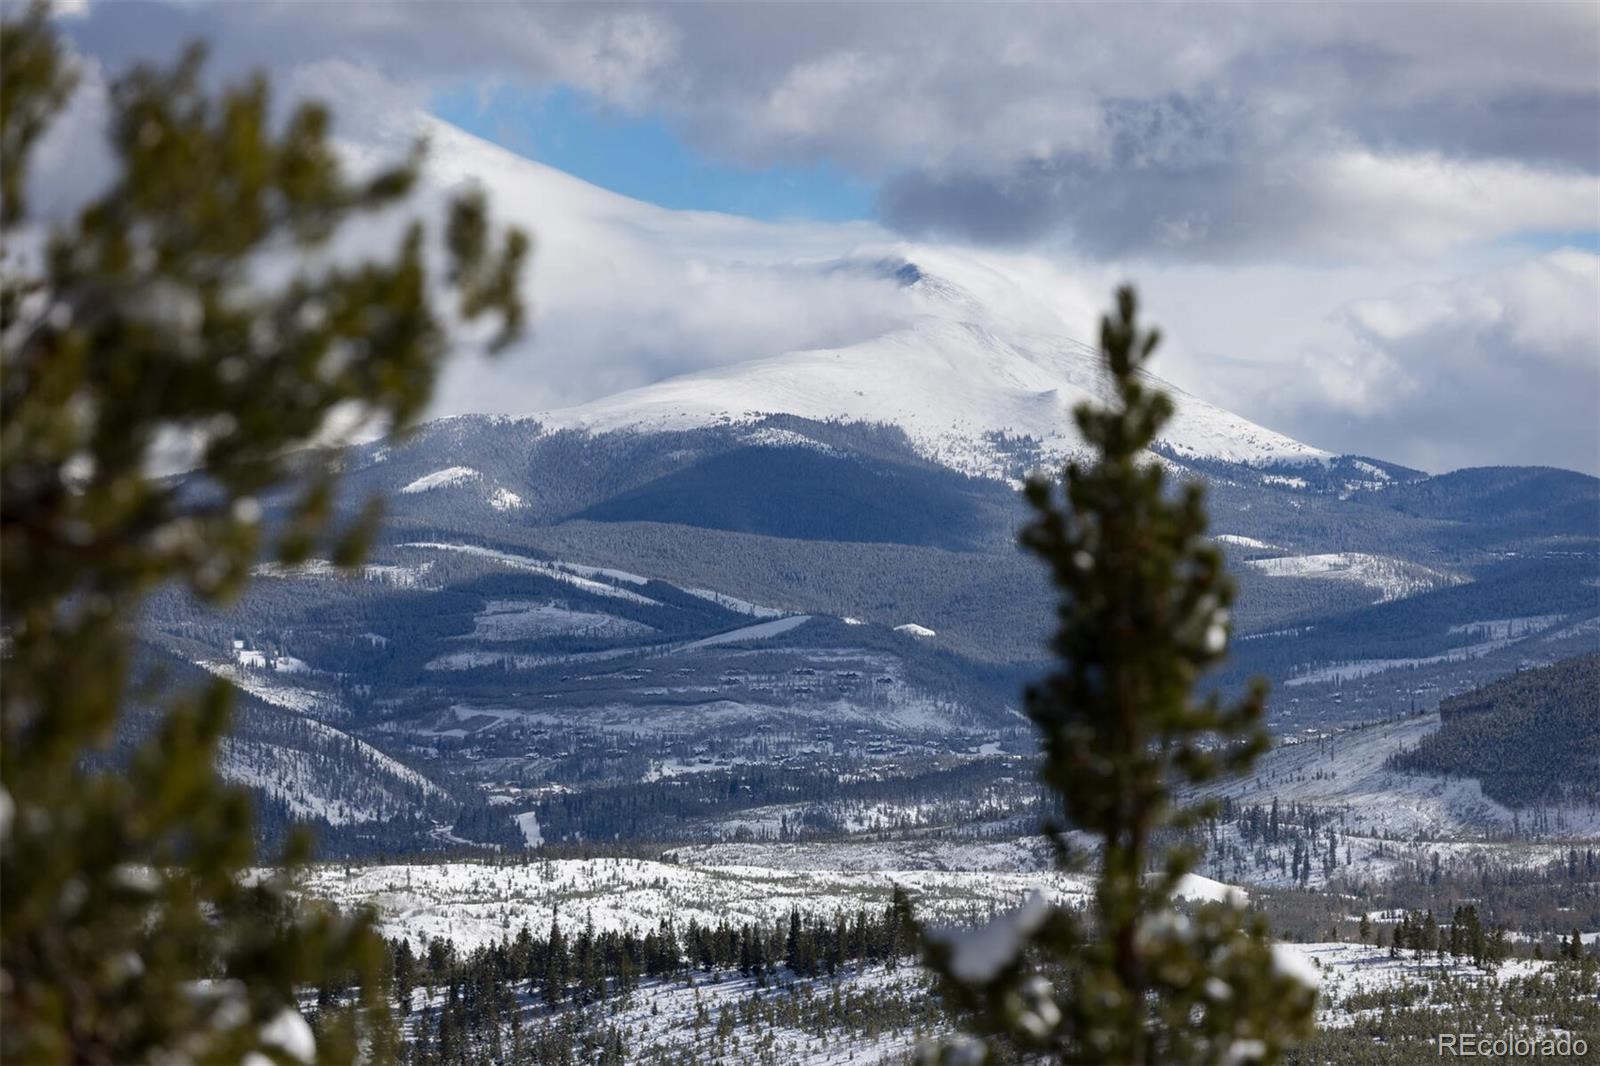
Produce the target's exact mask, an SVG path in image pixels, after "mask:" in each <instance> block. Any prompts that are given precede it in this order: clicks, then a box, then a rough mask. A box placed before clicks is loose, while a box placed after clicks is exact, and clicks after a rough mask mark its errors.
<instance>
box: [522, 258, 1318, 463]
mask: <svg viewBox="0 0 1600 1066" xmlns="http://www.w3.org/2000/svg"><path fill="white" fill-rule="evenodd" d="M942 258H943V259H944V260H945V262H944V264H943V265H942V271H941V273H938V274H935V273H930V272H929V271H928V270H927V269H926V268H925V267H924V266H923V265H922V264H921V263H918V262H912V261H909V260H906V259H903V258H898V257H893V258H886V259H880V260H876V261H871V262H862V261H859V260H846V261H845V262H843V263H840V264H829V265H828V267H826V268H824V269H852V270H866V271H876V272H878V273H881V274H882V275H884V276H886V277H892V278H894V279H895V280H896V281H898V282H899V284H900V285H901V286H902V287H903V288H904V289H905V290H906V296H907V298H908V299H909V301H910V302H911V303H912V305H913V307H914V309H915V312H914V314H913V315H912V316H911V318H910V321H909V322H907V323H906V324H905V325H901V326H897V327H896V328H894V329H892V330H889V331H887V332H885V333H883V334H882V335H880V336H875V337H872V338H870V339H867V340H864V341H861V342H859V343H855V344H850V345H846V346H843V347H838V348H824V349H813V350H805V351H795V352H789V353H786V354H783V355H779V356H776V357H772V358H767V359H758V360H754V361H751V362H742V363H737V364H734V365H732V366H727V367H721V368H717V369H714V370H708V371H703V372H700V373H694V374H687V375H683V376H679V377H674V378H670V379H668V380H666V381H662V382H659V383H657V384H653V385H647V386H644V387H642V388H637V389H631V390H628V391H626V392H622V393H618V394H616V395H613V396H609V397H606V398H604V399H601V400H596V401H594V402H591V403H587V404H584V405H582V406H578V407H573V408H568V409H565V410H558V411H552V412H547V413H543V414H540V415H537V416H535V417H537V418H538V420H539V421H540V422H541V423H543V424H544V425H545V426H547V427H549V428H558V429H570V428H582V429H588V430H590V431H593V432H608V431H614V430H619V429H632V430H641V431H652V430H657V431H659V430H681V429H690V428H695V427H699V426H706V425H716V424H726V423H738V422H741V421H755V420H758V419H760V418H762V417H764V416H767V415H774V414H788V415H797V416H800V417H802V418H808V419H815V420H818V421H828V420H839V421H846V422H868V423H887V424H890V425H895V426H899V427H900V428H901V429H903V430H905V432H906V434H907V436H908V437H909V438H910V439H911V441H912V443H913V444H914V446H915V447H916V448H917V450H918V451H919V452H920V453H921V454H923V455H924V456H925V457H927V458H929V459H933V460H935V461H937V462H940V463H943V464H945V465H947V466H950V467H952V468H954V469H957V470H960V471H962V472H963V473H968V474H973V475H978V476H998V475H1000V474H1001V473H1002V472H1003V471H1004V470H1005V469H1007V468H1008V466H1009V465H1010V464H1009V463H1008V462H1007V461H1006V460H1007V458H1008V456H1009V455H1010V454H1011V450H1012V449H1014V447H1015V443H1014V440H1012V439H1013V438H1027V439H1030V440H1031V442H1033V443H1034V444H1035V445H1036V447H1037V449H1038V454H1039V458H1040V459H1042V460H1054V459H1059V458H1060V457H1061V456H1063V455H1065V454H1067V453H1068V452H1070V451H1072V450H1073V449H1074V448H1076V447H1077V446H1078V444H1079V440H1078V438H1077V434H1076V429H1075V427H1074V425H1073V422H1072V409H1073V407H1075V406H1076V405H1077V404H1078V403H1080V402H1081V401H1083V400H1085V399H1104V398H1105V394H1106V382H1105V378H1104V372H1103V370H1102V368H1101V366H1100V357H1099V354H1098V353H1097V352H1096V351H1095V350H1094V349H1093V348H1090V347H1089V346H1087V345H1085V344H1083V343H1081V342H1079V341H1077V340H1075V339H1074V338H1072V337H1069V336H1067V335H1066V334H1064V333H1062V332H1059V331H1052V330H1049V329H1041V328H1039V327H1038V326H1036V325H1033V324H1032V323H1034V322H1039V321H1048V316H1047V309H1046V308H1045V307H1043V306H1040V307H1038V308H1037V309H1030V310H1035V313H1033V314H1024V315H1022V316H1020V321H1021V322H1022V323H1023V324H1020V325H1019V324H1018V322H1019V317H1013V316H1014V315H1015V306H1016V304H1017V303H1018V302H1019V300H1027V299H1028V298H1029V296H1031V295H1032V294H1029V293H1027V292H1026V291H1025V290H1024V289H1023V288H1022V287H1021V286H1020V285H1017V286H1013V289H1014V291H1013V293H1011V294H1009V295H1011V296H1012V297H1013V298H1012V299H1011V300H1008V301H1007V304H1008V306H1007V308H1006V309H1005V310H999V309H996V308H994V307H992V306H990V305H989V304H988V303H987V302H986V301H985V300H984V299H983V298H982V297H980V296H979V295H978V294H977V293H975V292H974V291H973V290H974V287H969V286H968V285H967V284H964V283H963V282H964V279H962V278H961V276H960V274H961V272H962V268H963V267H964V268H965V272H967V273H972V272H974V271H977V270H980V269H982V268H981V267H978V266H976V265H975V264H972V263H962V262H961V260H960V259H959V258H958V257H955V256H950V255H946V256H943V257H942ZM952 275H953V276H952ZM1153 380H1154V382H1155V383H1156V384H1158V385H1160V387H1162V388H1165V389H1166V390H1168V391H1169V392H1170V393H1172V394H1173V395H1174V397H1175V399H1176V400H1177V416H1176V417H1175V418H1174V419H1173V421H1172V423H1171V424H1170V425H1169V426H1168V428H1167V431H1166V433H1165V434H1163V436H1162V439H1161V443H1163V444H1165V445H1166V446H1167V447H1169V448H1170V449H1172V450H1173V451H1174V452H1176V453H1177V454H1178V455H1179V456H1182V457H1185V458H1191V457H1192V458H1202V459H1220V460H1223V461H1226V462H1232V463H1254V464H1259V463H1269V462H1319V461H1323V460H1326V459H1328V458H1331V456H1330V454H1329V453H1328V452H1325V451H1323V450H1321V449H1318V448H1315V447H1312V446H1311V445H1308V444H1304V443H1302V442H1300V441H1297V440H1294V439H1292V438H1290V437H1287V436H1284V435H1283V434H1281V433H1277V432H1274V431H1273V430H1270V429H1267V428H1265V427H1263V426H1260V425H1257V424H1255V423H1253V422H1251V421H1249V420H1248V419H1245V418H1242V417H1240V416H1239V415H1236V414H1233V413H1232V412H1230V411H1226V410H1224V409H1222V408H1220V407H1217V406H1216V405H1214V404H1210V403H1207V402H1205V401H1204V400H1201V399H1199V398H1198V397H1195V396H1192V395H1189V394H1187V393H1184V392H1183V391H1182V390H1180V389H1177V388H1176V387H1174V386H1172V385H1170V384H1168V383H1166V382H1162V381H1160V380H1159V379H1153Z"/></svg>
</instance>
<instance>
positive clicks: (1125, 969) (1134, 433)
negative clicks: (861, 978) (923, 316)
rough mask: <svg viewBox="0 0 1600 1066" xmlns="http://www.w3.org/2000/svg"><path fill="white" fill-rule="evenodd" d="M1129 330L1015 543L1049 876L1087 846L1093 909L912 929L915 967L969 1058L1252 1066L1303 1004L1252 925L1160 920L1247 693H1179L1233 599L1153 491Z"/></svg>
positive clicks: (1168, 501) (1255, 740)
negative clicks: (1036, 589)
mask: <svg viewBox="0 0 1600 1066" xmlns="http://www.w3.org/2000/svg"><path fill="white" fill-rule="evenodd" d="M1136 315H1137V305H1136V300H1135V297H1134V293H1133V290H1132V289H1129V288H1124V289H1122V290H1120V291H1119V292H1118V294H1117V304H1116V310H1115V312H1114V313H1113V314H1111V315H1108V316H1107V317H1106V318H1105V319H1104V321H1103V324H1102V327H1101V337H1100V341H1101V349H1102V352H1103V355H1104V357H1105V361H1106V367H1107V370H1108V371H1109V376H1110V384H1111V390H1112V396H1113V399H1112V401H1111V402H1110V403H1109V404H1107V405H1103V406H1102V405H1098V404H1094V403H1085V404H1081V405H1079V407H1078V408H1077V409H1076V411H1075V412H1074V415H1075V418H1076V422H1077V427H1078V430H1079V432H1080V434H1081V435H1082V438H1083V441H1084V443H1085V444H1086V446H1087V447H1088V449H1089V450H1090V452H1091V454H1092V458H1091V459H1090V460H1089V461H1080V460H1073V461H1072V462H1070V463H1069V464H1068V465H1067V468H1066V476H1065V484H1064V486H1063V487H1062V488H1061V489H1058V488H1057V486H1056V485H1055V484H1054V483H1053V482H1052V481H1050V480H1047V479H1045V478H1042V477H1035V478H1033V479H1031V480H1030V481H1029V482H1028V485H1027V488H1026V495H1027V500H1028V502H1029V504H1030V505H1031V506H1032V508H1033V510H1034V518H1033V521H1032V523H1031V524H1030V525H1028V526H1027V527H1026V528H1025V529H1024V531H1023V533H1022V543H1023V544H1024V545H1025V546H1026V547H1027V548H1028V549H1029V550H1030V551H1032V552H1034V553H1035V554H1036V555H1038V556H1039V557H1040V558H1041V559H1043V560H1044V561H1045V563H1046V564H1047V565H1048V566H1049V568H1050V575H1051V579H1052V581H1053V582H1054V583H1055V585H1056V587H1057V588H1058V589H1059V590H1060V593H1061V598H1060V603H1059V606H1058V608H1057V619H1058V628H1057V630H1056V633H1055V636H1054V638H1053V640H1052V642H1051V649H1052V651H1054V653H1055V655H1056V656H1057V658H1058V660H1059V664H1058V666H1057V668H1056V670H1055V672H1053V673H1052V674H1050V675H1049V676H1048V677H1046V678H1045V679H1044V680H1043V681H1041V682H1039V683H1038V684H1036V685H1034V686H1032V687H1031V688H1030V689H1029V690H1028V692H1027V712H1028V716H1029V718H1030V719H1031V720H1032V721H1033V722H1034V724H1035V725H1036V726H1037V727H1038V728H1039V731H1040V734H1041V739H1042V744H1043V748H1044V756H1045V759H1044V765H1043V769H1042V771H1041V774H1042V778H1043V781H1044V783H1045V785H1046V786H1047V787H1048V788H1049V789H1050V791H1051V792H1052V793H1053V794H1054V796H1055V797H1056V798H1057V799H1058V800H1059V802H1060V814H1061V816H1062V818H1061V819H1060V820H1059V821H1057V822H1053V823H1052V824H1050V825H1049V826H1048V827H1047V830H1046V831H1047V833H1048V835H1049V837H1050V839H1051V840H1052V842H1053V843H1054V845H1055V848H1056V851H1057V854H1058V856H1059V857H1060V860H1061V862H1062V864H1063V866H1067V865H1069V864H1076V862H1077V859H1078V856H1077V854H1076V851H1075V849H1074V848H1072V847H1071V846H1070V844H1069V841H1068V837H1067V832H1066V830H1067V828H1068V827H1070V828H1072V829H1076V830H1080V831H1083V832H1085V833H1088V834H1090V835H1092V836H1093V837H1094V838H1095V839H1096V841H1097V842H1098V845H1099V849H1098V856H1096V858H1097V859H1098V879H1097V881H1096V884H1095V892H1094V897H1093V901H1092V904H1091V905H1090V906H1089V907H1088V908H1087V913H1080V912H1077V911H1074V910H1072V909H1070V908H1068V907H1064V906H1047V905H1045V904H1044V903H1043V901H1041V900H1035V901H1033V903H1031V904H1030V905H1029V906H1028V907H1025V908H1024V909H1023V910H1021V911H1019V912H1016V913H1015V914H1012V915H1008V916H1004V917H1002V918H1001V919H1000V920H999V921H998V923H997V924H995V925H993V926H991V927H990V928H988V929H986V930H983V931H981V932H980V933H978V934H971V935H967V936H952V935H940V934H931V933H929V932H928V931H927V930H923V933H924V939H925V941H926V949H925V950H926V958H927V961H928V962H929V964H930V965H931V966H932V967H933V968H934V969H935V971H936V972H937V973H938V974H939V975H940V978H941V982H940V985H941V989H942V990H943V992H944V994H945V995H946V997H947V999H948V1001H949V1002H951V1003H952V1004H953V1005H955V1006H956V1007H958V1008H960V1009H962V1010H963V1011H964V1013H965V1015H966V1017H967V1018H968V1020H969V1028H970V1031H971V1032H972V1033H974V1034H976V1036H977V1037H978V1038H982V1039H983V1041H984V1043H983V1045H981V1050H983V1051H985V1052H987V1053H994V1052H996V1050H997V1048H1000V1047H1004V1048H1006V1049H1007V1051H1006V1052H1002V1054H1004V1053H1010V1052H1017V1053H1021V1054H1023V1055H1042V1056H1044V1057H1046V1058H1048V1059H1051V1060H1054V1061H1061V1062H1089V1063H1108V1062H1114V1063H1127V1064H1139V1063H1149V1062H1183V1063H1204V1062H1221V1061H1229V1062H1268V1061H1272V1060H1274V1059H1276V1058H1277V1057H1278V1056H1279V1054H1280V1053H1281V1052H1282V1051H1283V1050H1284V1049H1285V1048H1286V1047H1287V1046H1288V1045H1289V1044H1290V1043H1291V1042H1292V1041H1293V1040H1295V1039H1296V1038H1297V1037H1299V1036H1301V1035H1303V1034H1305V1033H1306V1032H1307V1031H1308V1029H1309V1026H1310V1022H1311V1016H1312V1010H1313V1006H1314V1000H1315V991H1314V989H1313V988H1312V987H1311V986H1310V984H1309V983H1308V982H1307V981H1306V980H1304V979H1302V978H1301V977H1299V976H1297V975H1296V974H1295V973H1294V972H1293V971H1294V969H1295V967H1294V966H1293V965H1292V964H1290V965H1285V964H1284V963H1283V962H1282V961H1281V960H1280V959H1279V958H1278V957H1277V956H1276V955H1275V952H1274V950H1273V947H1272V945H1271V943H1270V942H1269V940H1268V937H1267V931H1266V928H1265V925H1264V923H1263V922H1262V921H1261V920H1260V919H1259V918H1254V919H1252V918H1249V917H1247V916H1246V915H1245V914H1244V913H1243V912H1242V911H1241V909H1239V908H1238V907H1236V906H1233V905H1231V904H1229V903H1221V902H1219V903H1209V904H1206V905H1203V906H1201V907H1199V908H1197V909H1195V910H1194V911H1193V912H1191V913H1189V914H1187V915H1183V914H1179V913H1177V912H1176V910H1175V909H1174V905H1173V904H1174V893H1175V889H1176V888H1177V885H1178V881H1179V879H1180V878H1181V877H1182V876H1183V875H1184V874H1185V873H1186V872H1187V871H1188V870H1189V869H1190V868H1191V867H1192V865H1193V862H1194V858H1195V856H1194V854H1193V852H1192V850H1190V849H1188V848H1182V847H1162V846H1158V844H1157V843H1156V841H1157V839H1158V834H1170V833H1171V831H1174V830H1184V829H1189V828H1192V827H1194V826H1197V825H1199V824H1201V823H1202V821H1203V820H1204V819H1205V818H1206V817H1210V816H1213V815H1214V813H1215V805H1213V804H1197V805H1191V806H1181V805H1180V804H1179V802H1178V790H1179V789H1180V788H1181V787H1182V786H1186V785H1196V784H1201V783H1204V782H1208V781H1213V780H1215V779H1217V778H1218V777H1219V776H1224V775H1231V774H1239V773H1242V772H1243V771H1245V770H1246V769H1248V767H1249V766H1250V765H1251V763H1252V762H1253V761H1254V759H1255V758H1256V756H1257V755H1258V754H1259V752H1260V751H1261V750H1262V749H1263V748H1264V747H1265V745H1266V740H1267V738H1266V734H1265V732H1264V730H1263V729H1262V727H1261V716H1262V710H1263V705H1264V700H1265V690H1264V687H1263V686H1260V685H1257V686H1256V687H1255V688H1254V689H1253V690H1252V691H1251V692H1250V693H1249V694H1248V695H1247V696H1246V697H1245V698H1244V699H1242V700H1240V701H1239V702H1237V703H1232V704H1225V703H1224V702H1223V701H1222V700H1221V699H1220V698H1218V697H1217V696H1209V697H1206V698H1203V699H1201V698H1197V697H1196V696H1195V695H1194V693H1193V689H1194V685H1195V683H1196V680H1197V679H1198V678H1199V676H1200V674H1201V673H1202V671H1204V670H1205V669H1206V668H1207V667H1209V666H1211V665H1213V664H1215V663H1216V662H1217V661H1218V660H1219V659H1220V658H1221V657H1222V656H1223V654H1224V652H1225V650H1226V647H1227V638H1228V626H1229V620H1228V608H1229V605H1230V603H1231V602H1232V599H1233V586H1232V583H1231V582H1230V581H1229V579H1228V578H1227V576H1226V575H1225V574H1224V572H1223V561H1222V556H1221V553H1220V552H1219V551H1218V550H1217V548H1216V547H1215V546H1214V545H1212V544H1211V543H1210V542H1209V541H1207V540H1206V539H1205V537H1204V533H1205V528H1206V515H1205V509H1204V507H1203V505H1202V493H1201V489H1200V487H1199V486H1198V485H1195V484H1187V485H1183V486H1180V487H1178V488H1177V489H1176V490H1172V489H1170V488H1169V486H1168V485H1167V482H1166V477H1165V474H1164V471H1163V469H1162V466H1161V464H1160V463H1159V462H1157V461H1156V460H1155V459H1154V458H1153V457H1152V456H1151V455H1150V454H1149V451H1148V449H1149V448H1150V446H1151V444H1152V443H1153V442H1154V441H1155V439H1156V436H1157V434H1158V433H1159V432H1160V430H1161V427H1162V426H1163V425H1164V424H1165V423H1166V421H1167V420H1168V419H1169V418H1170V417H1171V416H1172V411H1173V408H1172V401H1171V400H1170V399H1169V398H1168V397H1167V396H1166V394H1164V393H1162V392H1160V391H1159V390H1155V389H1152V388H1151V387H1150V385H1149V382H1148V379H1147V378H1146V376H1145V374H1144V373H1143V367H1144V364H1145V363H1146V361H1147V360H1148V359H1149V358H1150V355H1151V353H1152V352H1153V351H1154V350H1155V347H1156V344H1157V340H1158V335H1157V334H1156V333H1155V332H1154V331H1147V330H1145V329H1143V328H1141V326H1140V325H1139V323H1138V321H1137V317H1136ZM1272 820H1273V825H1272V829H1273V830H1274V831H1275V830H1276V829H1277V824H1276V823H1277V811H1276V810H1274V812H1273V819H1272ZM1008 934H1009V935H1008ZM1008 940H1009V941H1010V942H1009V943H1007V941H1008ZM1001 947H1003V948H1005V950H999V948H1001ZM975 948H976V949H980V950H974V949H975ZM973 1050H974V1045H971V1044H968V1045H966V1046H964V1047H959V1048H950V1047H947V1048H946V1049H945V1053H946V1054H947V1055H948V1056H952V1057H962V1058H970V1057H971V1056H970V1052H971V1051H973Z"/></svg>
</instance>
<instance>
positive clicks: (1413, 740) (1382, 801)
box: [1195, 714, 1600, 852]
mask: <svg viewBox="0 0 1600 1066" xmlns="http://www.w3.org/2000/svg"><path fill="white" fill-rule="evenodd" d="M1438 728H1439V716H1438V715H1437V714H1425V715H1418V716H1417V717H1415V718H1405V719H1397V720H1394V721H1389V722H1383V723H1380V724H1377V725H1372V726H1367V727H1364V728H1359V729H1349V730H1344V731H1341V732H1337V733H1333V734H1323V735H1317V736H1313V737H1310V738H1304V739H1299V740H1298V741H1297V742H1295V743H1284V744H1279V745H1277V746H1275V747H1273V748H1272V749H1271V750H1270V751H1268V752H1267V753H1266V754H1265V755H1264V756H1262V758H1261V759H1260V760H1259V761H1258V762H1257V764H1256V768H1255V771H1254V772H1253V773H1252V774H1251V775H1250V776H1249V777H1248V778H1247V779H1245V780H1243V781H1234V782H1229V783H1226V784H1217V785H1213V786H1209V787H1207V788H1205V789H1201V790H1198V791H1197V792H1196V793H1195V794H1196V795H1198V796H1217V797H1220V796H1223V795H1228V796H1231V797H1233V799H1234V800H1235V801H1237V802H1240V803H1252V804H1261V805H1267V804H1270V803H1272V801H1273V800H1274V799H1276V800H1278V801H1279V802H1281V803H1303V804H1307V805H1310V806H1314V807H1320V808H1324V809H1327V810H1333V811H1338V812H1340V815H1341V833H1343V832H1345V831H1349V832H1352V833H1357V834H1364V835H1368V836H1372V837H1378V836H1387V837H1398V838H1401V839H1402V840H1404V839H1425V840H1434V841H1456V842H1468V843H1470V842H1473V841H1480V842H1487V841H1490V840H1497V839H1498V838H1499V837H1500V836H1501V835H1502V834H1504V833H1505V832H1507V831H1509V830H1511V829H1512V828H1513V826H1514V825H1515V824H1516V822H1517V816H1516V815H1515V814H1514V813H1513V812H1512V811H1511V810H1510V808H1508V807H1506V806H1504V805H1503V804H1501V803H1498V802H1496V801H1495V800H1493V799H1491V798H1489V797H1488V796H1485V795H1484V794H1483V788H1482V786H1481V785H1479V783H1478V782H1477V780H1475V779H1473V778H1463V777H1433V776H1429V775H1424V774H1404V773H1400V772H1398V771H1394V770H1389V769H1386V768H1385V766H1384V763H1385V761H1386V760H1387V759H1388V758H1389V756H1391V755H1393V754H1394V753H1395V752H1397V751H1399V750H1401V749H1403V748H1414V747H1416V745H1417V744H1418V742H1420V741H1421V740H1422V738H1423V737H1425V736H1427V735H1428V734H1429V733H1432V732H1434V731H1435V730H1437V729H1438ZM1552 821H1554V822H1557V823H1558V824H1559V827H1560V829H1561V831H1562V834H1563V835H1564V836H1565V835H1571V836H1577V837H1584V836H1600V809H1595V808H1583V807H1574V808H1564V809H1562V810H1561V811H1559V812H1552ZM1462 846H1466V845H1462ZM1529 847H1535V848H1536V847H1540V846H1535V845H1529ZM1495 848H1496V849H1497V851H1500V852H1508V849H1513V848H1514V846H1513V845H1508V844H1502V843H1496V844H1495Z"/></svg>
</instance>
